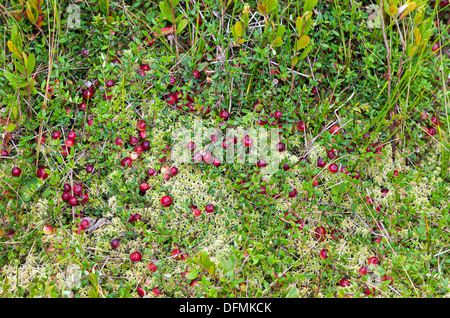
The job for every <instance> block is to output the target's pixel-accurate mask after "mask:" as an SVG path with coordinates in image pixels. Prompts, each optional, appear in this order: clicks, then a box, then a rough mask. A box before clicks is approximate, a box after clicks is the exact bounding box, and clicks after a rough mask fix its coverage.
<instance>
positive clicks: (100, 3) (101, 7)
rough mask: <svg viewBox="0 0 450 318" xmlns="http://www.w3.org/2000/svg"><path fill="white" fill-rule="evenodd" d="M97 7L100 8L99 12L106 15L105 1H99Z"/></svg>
mask: <svg viewBox="0 0 450 318" xmlns="http://www.w3.org/2000/svg"><path fill="white" fill-rule="evenodd" d="M98 6H99V7H100V10H101V11H102V12H103V13H104V14H106V12H107V9H106V0H99V1H98Z"/></svg>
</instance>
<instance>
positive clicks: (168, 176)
mask: <svg viewBox="0 0 450 318" xmlns="http://www.w3.org/2000/svg"><path fill="white" fill-rule="evenodd" d="M164 180H166V181H169V180H170V174H168V173H166V174H165V175H164Z"/></svg>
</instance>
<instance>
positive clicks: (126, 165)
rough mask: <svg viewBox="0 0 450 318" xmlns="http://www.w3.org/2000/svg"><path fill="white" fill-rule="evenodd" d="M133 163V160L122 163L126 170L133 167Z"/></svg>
mask: <svg viewBox="0 0 450 318" xmlns="http://www.w3.org/2000/svg"><path fill="white" fill-rule="evenodd" d="M132 163H133V160H131V158H128V157H127V158H124V159H122V161H121V164H122V166H124V167H125V168H129V167H131V164H132Z"/></svg>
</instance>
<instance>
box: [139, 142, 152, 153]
mask: <svg viewBox="0 0 450 318" xmlns="http://www.w3.org/2000/svg"><path fill="white" fill-rule="evenodd" d="M141 146H142V148H143V149H144V150H146V151H147V150H150V148H151V147H150V141H148V140H144V141H142V143H141Z"/></svg>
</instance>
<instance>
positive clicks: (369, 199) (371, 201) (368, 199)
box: [366, 196, 374, 204]
mask: <svg viewBox="0 0 450 318" xmlns="http://www.w3.org/2000/svg"><path fill="white" fill-rule="evenodd" d="M366 202H367V203H368V204H373V202H374V201H373V199H372V198H371V197H368V196H366Z"/></svg>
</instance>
